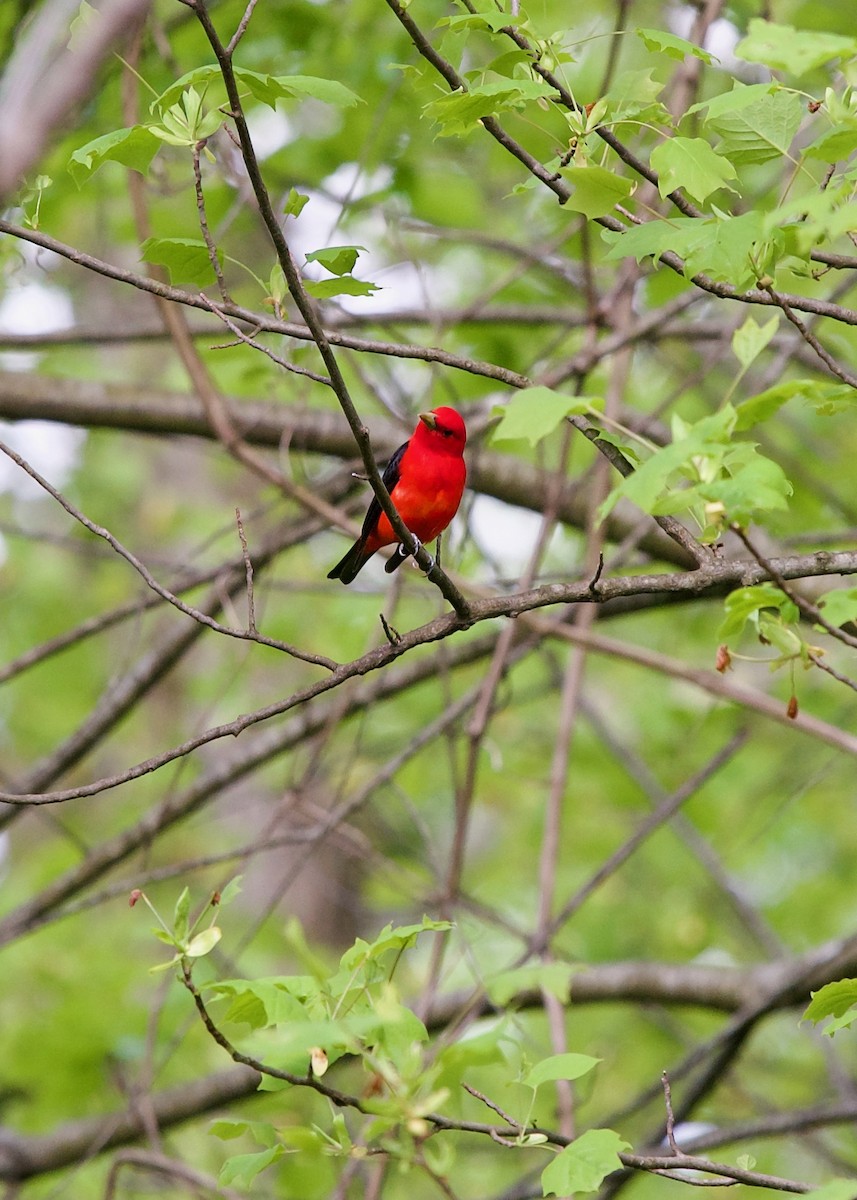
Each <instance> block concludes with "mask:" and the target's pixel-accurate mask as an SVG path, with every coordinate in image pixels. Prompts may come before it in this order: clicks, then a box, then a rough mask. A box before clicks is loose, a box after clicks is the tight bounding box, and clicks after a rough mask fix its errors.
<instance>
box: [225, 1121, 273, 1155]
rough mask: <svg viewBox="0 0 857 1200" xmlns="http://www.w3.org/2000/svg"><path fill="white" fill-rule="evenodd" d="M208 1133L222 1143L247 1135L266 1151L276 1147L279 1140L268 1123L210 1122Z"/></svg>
mask: <svg viewBox="0 0 857 1200" xmlns="http://www.w3.org/2000/svg"><path fill="white" fill-rule="evenodd" d="M208 1132H209V1133H211V1134H213V1135H214V1137H217V1138H220V1140H221V1141H222V1142H230V1141H233V1140H234V1139H235V1138H238V1137H242V1136H243V1135H244V1134H245V1133H249V1134H250V1135H251V1137H252V1138H253V1140H254V1141H255V1142H257V1144H258V1145H260V1146H265V1147H266V1148H268V1149H269V1148H270V1147H271V1146H276V1145H277V1143H278V1142H279V1140H280V1138H279V1136H278V1133H277V1130H276V1128H275V1127H274V1126H273V1125H272V1124H271V1123H270V1121H229V1120H220V1121H212V1122H211V1124H210V1125H209V1127H208Z"/></svg>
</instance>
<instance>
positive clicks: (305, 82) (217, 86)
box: [150, 63, 362, 113]
mask: <svg viewBox="0 0 857 1200" xmlns="http://www.w3.org/2000/svg"><path fill="white" fill-rule="evenodd" d="M235 75H236V78H237V80H238V82H239V84H240V86H241V87H242V89H243V90H244V91H245V92H249V93H250V95H252V96H253V98H254V99H256V100H259V101H261V103H263V104H267V105H269V106H270V107H271V108H276V106H277V101H278V100H290V99H299V98H302V97H308V98H311V99H313V100H320V101H322V102H323V103H324V104H331V105H334V106H336V107H338V108H350V107H352V106H353V105H355V104H360V103H362V102H361V100H360V97H359V96H358V95H356V93H355V92H352V91H351V89H350V88H347V87H346V86H345V85H344V84H343V83H340V82H339V81H338V80H336V79H320V78H317V77H316V76H314V75H263V74H260V73H259V72H258V71H248V70H246V69H245V68H241V67H239V68H236V70H235ZM189 87H193V88H196V87H200V88H202V89H205V88H206V87H210V88H211V89H212V90H215V91H216V92H217V93H218V99H219V98H221V97H223V98H225V89H224V86H223V79H222V77H221V74H220V68H219V67H218V66H217V65H216V64H215V63H210V64H208V65H206V66H203V67H196V68H195V69H194V70H193V71H188V72H187V74H186V75H182V76H181V78H180V79H176V80H175V82H174V83H171V84H170V86H169V87H168V88H167V89H166V91H164V92H162V93H161V94H160V96H158V97H157V98H156V99H155V100H153V101H152V104H151V105H150V109H151V111H152V112H154V113H163V112H164V111H165V110H167V109H169V108H170V107H171V106H172V105H173V104H175V103H176V101H177V100H179V99H180V98H181V96H182V94H183V93H184V92H185V91H186V89H187V88H189Z"/></svg>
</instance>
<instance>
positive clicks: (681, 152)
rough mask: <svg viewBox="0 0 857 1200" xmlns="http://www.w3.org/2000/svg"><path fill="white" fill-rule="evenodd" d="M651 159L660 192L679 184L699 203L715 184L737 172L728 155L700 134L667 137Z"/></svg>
mask: <svg viewBox="0 0 857 1200" xmlns="http://www.w3.org/2000/svg"><path fill="white" fill-rule="evenodd" d="M651 163H652V167H653V168H654V170H656V171H657V172H658V174H659V176H660V178H659V180H658V190H659V191H660V194H661V196H668V195H669V194H670V192H674V191H675V189H676V188H679V187H680V188H683V189H684V191H686V192H687V193H688V194H689V195H690V196H693V198H694V199H695V200H698V201H699V202H700V203H702V201H703V200H705V199H706V198H707V197H708V196H710V195H711V193H712V192H716V191H717V190H718V188H722V187H728V186H729V185H728V182H727V181H728V180H730V179H734V178H735V177H736V174H737V172H736V170H735V168H734V167H733V166H732V163H731V162H730V161H729V159H728V158H723V157H722V156H721V155H719V154H717V153H716V151H714V150H712V149H711V147H710V146H709V144H708V142H706V141H704V140H703V139H702V138H686V137H672V138H669V139H668V140H667V141H665V142H662V143H661V144H660V146H656V147H655V149H654V150H653V151H652V156H651ZM729 190H730V191H734V190H735V189H734V188H729Z"/></svg>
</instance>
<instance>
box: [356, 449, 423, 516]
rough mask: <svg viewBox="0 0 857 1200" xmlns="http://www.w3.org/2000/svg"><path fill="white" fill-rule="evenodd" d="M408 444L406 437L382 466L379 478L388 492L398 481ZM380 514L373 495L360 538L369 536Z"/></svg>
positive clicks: (376, 499)
mask: <svg viewBox="0 0 857 1200" xmlns="http://www.w3.org/2000/svg"><path fill="white" fill-rule="evenodd" d="M410 444H411V442H410V438H409V439H408V441H406V442H402V444H401V446H400V447H399V448H398V450H397V451H396V452H395V454H394V455H393V457H392V458H391V459H390V461H389V462H388V463H387V465H386V467H385V468H384V471H383V474H382V475H381V480H382V482H383V484H384V487H385V488H386V489H387V491H388V492H390V493H392V491H393V488H394V487H395V486H396V484H397V483H398V482H399V468H400V467H401V465H402V459H403V458H404V456H405V451H406V450H407V448H408V446H410ZM380 516H381V505H380V504H379V503H378V498H377V496H373V497H372V503H371V504H370V505H369V509H368V511H367V513H366V516H365V518H364V520H363V528H362V529H361V531H360V537H361V538H365V537H368V536H369V534H370V533H371V532H372V530H373V529H374V528H375V526H376V525H377V524H378V520H379V518H380Z"/></svg>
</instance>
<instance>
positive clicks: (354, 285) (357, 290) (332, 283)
mask: <svg viewBox="0 0 857 1200" xmlns="http://www.w3.org/2000/svg"><path fill="white" fill-rule="evenodd" d="M304 286H305V288H306V290H307V291H308V292H309V294H310V295H311V296H315V298H316V300H329V299H330V298H331V297H332V296H371V295H372V293H373V292H377V291H380V289H379V287H378V285H377V284H375V283H369V282H368V281H366V282H364V280H362V279H355V278H354V277H353V276H352V275H343V276H342V277H341V278H337V279H308V280H305V282H304Z"/></svg>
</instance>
